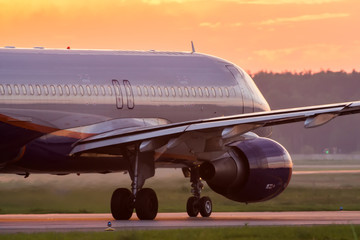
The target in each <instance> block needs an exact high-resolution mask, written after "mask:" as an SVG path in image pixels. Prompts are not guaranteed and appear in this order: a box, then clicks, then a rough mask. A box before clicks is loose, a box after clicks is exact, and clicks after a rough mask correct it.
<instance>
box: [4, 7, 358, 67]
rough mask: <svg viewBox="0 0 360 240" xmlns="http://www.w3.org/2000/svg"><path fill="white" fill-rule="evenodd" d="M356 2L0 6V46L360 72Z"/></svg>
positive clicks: (245, 65) (251, 65)
mask: <svg viewBox="0 0 360 240" xmlns="http://www.w3.org/2000/svg"><path fill="white" fill-rule="evenodd" d="M359 10H360V1H358V0H268V1H267V0H214V1H211V0H207V1H204V0H31V1H30V0H29V1H25V0H0V46H9V45H10V46H17V47H34V46H44V47H48V48H65V47H66V46H68V45H70V46H71V47H72V48H80V49H82V48H90V49H126V50H134V49H135V50H150V49H155V50H176V51H178V50H180V51H190V49H191V47H190V41H191V40H193V41H194V43H195V48H196V50H197V51H198V52H203V53H207V54H211V55H216V56H219V57H221V58H225V59H227V60H230V61H232V62H234V63H236V64H237V65H239V66H241V67H243V68H244V69H246V70H248V71H251V72H256V71H259V70H273V71H284V70H291V71H293V70H296V71H302V70H308V69H311V70H313V71H318V70H320V69H325V70H326V69H331V70H340V69H344V70H346V71H351V70H352V69H356V70H357V71H359V70H360V61H359V57H360V14H359Z"/></svg>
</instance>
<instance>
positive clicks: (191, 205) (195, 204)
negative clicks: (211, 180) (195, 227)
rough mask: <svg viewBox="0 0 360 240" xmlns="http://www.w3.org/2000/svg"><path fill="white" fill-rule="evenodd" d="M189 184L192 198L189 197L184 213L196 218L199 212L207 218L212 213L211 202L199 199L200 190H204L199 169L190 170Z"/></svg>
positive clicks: (207, 199) (206, 199)
mask: <svg viewBox="0 0 360 240" xmlns="http://www.w3.org/2000/svg"><path fill="white" fill-rule="evenodd" d="M190 182H191V188H192V189H191V193H192V194H193V196H192V197H189V198H188V200H187V204H186V211H187V214H188V215H189V216H190V217H196V216H197V215H198V214H199V212H200V215H201V216H202V217H209V216H210V215H211V213H212V202H211V199H210V198H209V197H201V198H200V194H201V190H202V189H203V188H204V184H202V182H201V179H200V174H199V167H198V166H194V167H192V168H191V169H190Z"/></svg>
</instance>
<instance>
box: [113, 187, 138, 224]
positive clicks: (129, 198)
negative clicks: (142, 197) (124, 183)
mask: <svg viewBox="0 0 360 240" xmlns="http://www.w3.org/2000/svg"><path fill="white" fill-rule="evenodd" d="M133 211H134V196H133V194H132V193H131V192H130V190H129V189H126V188H118V189H116V190H115V191H114V193H113V195H112V197H111V214H112V216H113V217H114V218H115V219H116V220H129V219H130V218H131V216H132V214H133Z"/></svg>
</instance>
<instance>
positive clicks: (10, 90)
mask: <svg viewBox="0 0 360 240" xmlns="http://www.w3.org/2000/svg"><path fill="white" fill-rule="evenodd" d="M6 88H7V92H8V94H9V95H12V88H11V86H10V84H6Z"/></svg>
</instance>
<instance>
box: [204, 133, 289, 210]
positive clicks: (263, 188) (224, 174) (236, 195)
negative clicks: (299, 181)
mask: <svg viewBox="0 0 360 240" xmlns="http://www.w3.org/2000/svg"><path fill="white" fill-rule="evenodd" d="M229 147H230V148H229V150H228V152H227V154H226V155H225V156H223V157H222V158H219V159H216V160H214V161H211V162H205V163H203V164H202V165H201V167H200V176H201V178H203V179H204V180H205V181H206V182H207V184H208V185H209V187H210V188H211V189H212V190H214V191H215V192H217V193H219V194H221V195H223V196H225V197H227V198H229V199H231V200H234V201H238V202H247V203H248V202H260V201H265V200H269V199H271V198H274V197H276V196H277V195H279V194H280V193H281V192H283V191H284V190H285V188H286V187H287V186H288V184H289V181H290V179H291V174H292V161H291V158H290V155H289V153H288V152H287V151H286V149H285V148H284V147H283V146H281V145H280V144H279V143H277V142H276V141H274V140H271V139H268V138H260V137H259V138H254V139H249V140H245V141H241V142H235V143H232V144H231V145H230V146H229Z"/></svg>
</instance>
